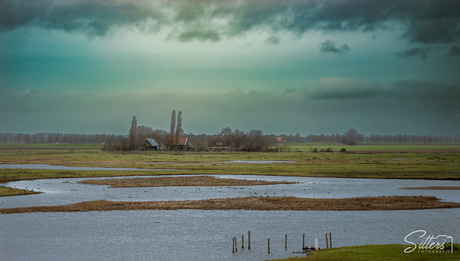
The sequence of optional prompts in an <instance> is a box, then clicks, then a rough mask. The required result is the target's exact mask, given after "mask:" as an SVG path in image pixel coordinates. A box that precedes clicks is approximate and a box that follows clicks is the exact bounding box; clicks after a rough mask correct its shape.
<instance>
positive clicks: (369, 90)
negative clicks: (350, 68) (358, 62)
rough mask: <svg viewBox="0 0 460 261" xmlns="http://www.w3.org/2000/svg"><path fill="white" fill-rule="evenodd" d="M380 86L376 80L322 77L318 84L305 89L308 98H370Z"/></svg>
mask: <svg viewBox="0 0 460 261" xmlns="http://www.w3.org/2000/svg"><path fill="white" fill-rule="evenodd" d="M381 91H382V86H381V85H380V83H378V82H369V81H364V80H359V79H343V78H322V79H320V80H319V82H318V84H317V85H316V86H315V87H313V88H311V89H309V90H308V91H307V97H308V98H310V99H318V100H325V99H351V98H370V97H374V96H376V95H378V94H379V93H380V92H381Z"/></svg>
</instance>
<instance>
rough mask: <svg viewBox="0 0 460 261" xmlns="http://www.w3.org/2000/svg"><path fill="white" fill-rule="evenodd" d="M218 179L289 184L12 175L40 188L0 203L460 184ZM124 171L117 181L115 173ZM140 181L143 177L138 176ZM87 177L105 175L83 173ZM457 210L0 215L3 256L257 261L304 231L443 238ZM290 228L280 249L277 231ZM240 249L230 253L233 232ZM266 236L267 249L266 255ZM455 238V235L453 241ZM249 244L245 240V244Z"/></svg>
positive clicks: (371, 238) (363, 237) (337, 239)
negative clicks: (150, 183) (134, 183)
mask: <svg viewBox="0 0 460 261" xmlns="http://www.w3.org/2000/svg"><path fill="white" fill-rule="evenodd" d="M213 176H215V177H216V178H232V179H243V180H265V181H288V182H296V183H295V184H278V185H263V186H235V187H230V186H227V187H224V186H221V187H142V188H109V186H106V185H88V184H80V183H78V182H79V181H82V180H87V178H85V179H83V178H80V179H42V180H28V181H16V182H10V183H7V184H4V185H6V186H10V187H15V188H20V189H33V190H35V191H41V192H43V193H42V194H37V195H29V196H16V197H4V198H1V202H2V203H1V204H0V208H11V207H23V206H51V205H64V204H71V203H78V202H82V201H93V200H109V201H166V200H199V199H211V198H235V197H246V196H267V195H268V196H295V197H304V198H349V197H364V196H393V195H400V196H411V195H425V196H436V197H438V198H440V199H442V200H443V201H452V202H460V194H459V193H458V191H455V190H405V189H400V188H403V187H427V186H459V185H460V181H442V180H390V179H339V178H311V177H277V176H247V175H213ZM120 178H126V177H115V178H114V179H120ZM144 178H145V176H144ZM91 179H107V178H106V177H105V178H91ZM458 216H460V209H435V210H398V211H244V210H232V211H219V210H143V211H137V210H136V211H94V212H77V213H71V212H63V213H26V214H8V215H0V222H1V224H2V226H0V233H1V235H2V244H1V246H0V253H1V254H0V257H1V259H4V260H11V259H14V260H30V259H34V260H62V259H67V260H82V259H91V260H127V259H131V260H264V259H273V258H282V257H289V256H296V255H297V256H302V255H304V254H294V253H293V252H294V251H300V250H301V245H302V234H306V237H307V241H306V244H307V245H313V244H314V239H315V238H318V239H319V241H320V247H325V239H324V234H325V233H329V232H331V233H332V240H333V246H334V247H339V246H349V245H361V244H388V243H404V237H405V236H406V235H407V234H408V233H410V232H412V231H415V230H419V229H423V230H426V231H427V233H432V234H447V235H451V236H453V237H454V239H455V240H458V236H457V235H459V234H460V229H459V227H460V221H458V218H457V217H458ZM248 231H251V250H248V249H247V246H246V248H245V249H244V250H242V249H241V235H245V240H247V232H248ZM285 234H288V250H287V251H286V250H284V235H285ZM234 236H237V238H238V245H239V246H240V248H239V250H238V252H237V253H235V254H232V238H233V237H234ZM267 238H270V242H271V254H268V253H267ZM455 242H457V241H455ZM246 244H247V242H246Z"/></svg>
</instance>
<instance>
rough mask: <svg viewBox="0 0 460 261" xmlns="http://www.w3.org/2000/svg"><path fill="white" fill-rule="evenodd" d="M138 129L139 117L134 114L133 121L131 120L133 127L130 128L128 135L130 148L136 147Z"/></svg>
mask: <svg viewBox="0 0 460 261" xmlns="http://www.w3.org/2000/svg"><path fill="white" fill-rule="evenodd" d="M136 131H137V118H136V116H133V121H132V122H131V129H130V130H129V137H128V149H129V150H134V149H135V148H136V136H137V135H136Z"/></svg>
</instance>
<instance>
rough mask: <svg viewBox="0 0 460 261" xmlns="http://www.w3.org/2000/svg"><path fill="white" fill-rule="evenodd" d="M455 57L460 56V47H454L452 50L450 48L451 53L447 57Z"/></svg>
mask: <svg viewBox="0 0 460 261" xmlns="http://www.w3.org/2000/svg"><path fill="white" fill-rule="evenodd" d="M455 55H457V56H460V45H458V46H452V48H450V50H449V52H448V53H447V57H452V56H455Z"/></svg>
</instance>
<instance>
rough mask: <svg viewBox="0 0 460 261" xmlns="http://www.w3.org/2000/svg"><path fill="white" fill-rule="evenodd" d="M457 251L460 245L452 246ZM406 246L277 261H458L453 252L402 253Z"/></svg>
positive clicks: (362, 248) (329, 251)
mask: <svg viewBox="0 0 460 261" xmlns="http://www.w3.org/2000/svg"><path fill="white" fill-rule="evenodd" d="M454 246H455V247H456V248H457V249H458V248H460V245H458V244H456V245H454ZM407 247H409V246H408V245H400V244H391V245H364V246H350V247H339V248H329V249H321V250H318V251H312V252H311V254H309V255H308V256H307V257H293V258H288V259H279V260H278V261H282V260H284V261H287V260H291V261H292V260H296V261H300V260H313V261H326V260H327V261H332V260H334V261H335V260H342V261H355V260H356V261H360V260H366V261H367V260H374V261H383V260H414V261H415V260H460V251H459V250H454V252H453V253H450V251H449V253H426V252H425V253H418V249H416V250H414V251H413V252H411V253H408V254H406V253H404V249H406V248H407Z"/></svg>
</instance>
